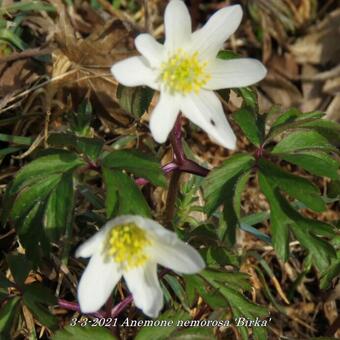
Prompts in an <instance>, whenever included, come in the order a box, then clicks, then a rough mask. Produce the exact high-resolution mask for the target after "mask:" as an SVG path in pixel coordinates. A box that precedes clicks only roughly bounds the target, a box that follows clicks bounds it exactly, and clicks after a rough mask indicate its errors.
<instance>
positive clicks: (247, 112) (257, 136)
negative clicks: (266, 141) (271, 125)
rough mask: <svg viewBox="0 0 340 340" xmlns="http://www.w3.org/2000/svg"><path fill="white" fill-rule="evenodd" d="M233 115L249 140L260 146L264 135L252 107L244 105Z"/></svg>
mask: <svg viewBox="0 0 340 340" xmlns="http://www.w3.org/2000/svg"><path fill="white" fill-rule="evenodd" d="M233 117H234V120H235V122H236V123H237V124H238V126H239V127H240V128H241V130H242V131H243V133H244V134H245V135H246V137H247V138H248V139H249V141H250V142H251V143H253V144H254V145H256V146H260V144H261V143H262V140H263V136H262V134H261V131H260V130H259V128H258V125H257V119H256V114H255V113H254V112H253V111H252V110H251V109H249V108H247V107H243V108H241V109H239V110H238V111H236V112H235V113H234V114H233Z"/></svg>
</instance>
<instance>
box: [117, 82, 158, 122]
mask: <svg viewBox="0 0 340 340" xmlns="http://www.w3.org/2000/svg"><path fill="white" fill-rule="evenodd" d="M153 94H154V90H152V89H150V88H149V87H144V86H138V87H126V86H123V85H121V84H119V85H118V88H117V94H116V95H117V99H118V103H119V105H120V106H121V107H122V108H123V109H124V110H125V111H126V112H129V113H131V114H132V115H133V116H135V117H136V118H139V117H141V116H142V114H143V113H144V112H145V111H146V110H147V109H148V108H149V105H150V103H151V100H152V97H153Z"/></svg>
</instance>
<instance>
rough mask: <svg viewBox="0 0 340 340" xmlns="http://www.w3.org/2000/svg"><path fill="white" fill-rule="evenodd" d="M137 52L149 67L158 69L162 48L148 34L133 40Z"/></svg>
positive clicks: (161, 57)
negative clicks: (146, 61)
mask: <svg viewBox="0 0 340 340" xmlns="http://www.w3.org/2000/svg"><path fill="white" fill-rule="evenodd" d="M135 45H136V48H137V50H138V51H139V52H140V53H141V54H142V55H143V56H144V57H145V58H146V59H147V60H148V62H149V63H150V65H151V66H153V67H159V65H160V64H161V62H162V60H163V57H164V47H163V45H162V44H160V43H159V42H158V41H156V39H155V38H154V37H153V36H152V35H150V34H146V33H144V34H140V35H139V36H138V37H137V38H136V39H135Z"/></svg>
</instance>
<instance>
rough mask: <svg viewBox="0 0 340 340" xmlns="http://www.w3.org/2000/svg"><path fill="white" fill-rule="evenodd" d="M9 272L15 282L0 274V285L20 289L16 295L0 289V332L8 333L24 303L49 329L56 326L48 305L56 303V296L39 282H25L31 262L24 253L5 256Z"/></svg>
mask: <svg viewBox="0 0 340 340" xmlns="http://www.w3.org/2000/svg"><path fill="white" fill-rule="evenodd" d="M6 261H7V263H8V266H9V269H10V271H11V274H12V276H13V278H14V281H15V282H11V281H9V280H7V279H5V278H4V277H2V274H1V273H0V274H1V275H0V283H1V286H4V287H7V288H9V287H14V286H15V287H16V288H17V289H19V290H20V294H18V295H13V294H11V295H9V294H8V291H3V292H1V291H0V293H1V294H0V295H2V299H1V300H2V307H1V309H0V334H1V335H8V334H10V329H11V327H12V325H13V324H14V322H15V320H17V314H18V309H19V306H20V305H21V304H24V305H25V306H26V307H27V308H28V309H29V310H30V311H31V312H32V313H33V315H34V316H35V317H36V319H37V320H38V321H39V322H40V323H41V324H42V325H44V326H46V327H48V328H49V329H55V328H56V327H57V319H56V317H55V316H54V315H52V314H51V312H50V311H49V309H48V307H49V306H52V305H55V304H56V302H57V301H56V298H55V297H54V295H53V294H52V293H51V292H50V290H49V289H47V288H46V287H45V286H43V285H42V284H40V283H32V284H25V281H26V279H27V276H28V274H29V273H30V271H31V269H32V268H33V264H32V263H31V262H30V261H29V260H28V259H27V258H26V257H25V256H24V255H8V256H7V257H6Z"/></svg>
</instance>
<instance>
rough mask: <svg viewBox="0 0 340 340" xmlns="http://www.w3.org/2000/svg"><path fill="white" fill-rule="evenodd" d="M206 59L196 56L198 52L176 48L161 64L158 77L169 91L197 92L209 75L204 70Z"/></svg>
mask: <svg viewBox="0 0 340 340" xmlns="http://www.w3.org/2000/svg"><path fill="white" fill-rule="evenodd" d="M207 64H208V63H207V62H206V61H201V60H199V58H198V52H195V53H193V54H190V53H187V52H185V51H183V50H182V49H179V50H177V52H176V53H175V54H173V55H172V56H171V57H170V58H169V59H168V60H167V61H166V62H164V63H163V64H162V66H161V73H160V79H161V81H162V82H163V84H164V85H165V87H166V89H168V90H169V91H170V93H176V92H177V93H178V92H179V93H182V94H187V93H190V92H192V91H194V92H196V93H198V92H199V90H200V89H201V88H202V87H203V86H204V85H205V84H206V83H207V82H208V80H209V79H210V78H211V76H210V75H209V74H208V73H207V72H206V67H207Z"/></svg>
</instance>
